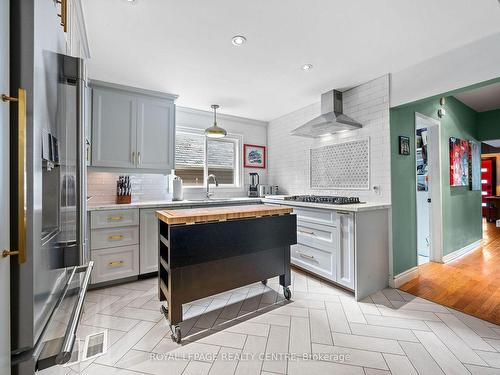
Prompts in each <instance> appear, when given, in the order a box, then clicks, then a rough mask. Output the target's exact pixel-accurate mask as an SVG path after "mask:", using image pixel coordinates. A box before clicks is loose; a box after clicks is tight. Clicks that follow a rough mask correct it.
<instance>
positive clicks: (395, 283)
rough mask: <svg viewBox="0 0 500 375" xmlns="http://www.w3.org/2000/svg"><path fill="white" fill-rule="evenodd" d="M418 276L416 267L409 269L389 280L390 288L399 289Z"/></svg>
mask: <svg viewBox="0 0 500 375" xmlns="http://www.w3.org/2000/svg"><path fill="white" fill-rule="evenodd" d="M417 276H418V267H413V268H410V269H409V270H406V271H404V272H401V273H400V274H398V275H396V276H394V277H393V278H390V279H389V285H390V287H391V288H399V287H400V286H401V285H403V284H406V283H407V282H408V281H410V280H412V279H414V278H415V277H417Z"/></svg>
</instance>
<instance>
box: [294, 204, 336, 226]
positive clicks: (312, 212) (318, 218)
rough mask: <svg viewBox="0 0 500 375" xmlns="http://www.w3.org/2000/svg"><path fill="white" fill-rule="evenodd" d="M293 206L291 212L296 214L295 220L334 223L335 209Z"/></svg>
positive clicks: (325, 223)
mask: <svg viewBox="0 0 500 375" xmlns="http://www.w3.org/2000/svg"><path fill="white" fill-rule="evenodd" d="M292 207H293V212H294V213H295V214H296V215H297V220H301V221H308V222H311V223H317V224H324V225H335V223H336V217H337V215H336V214H335V211H333V210H323V209H321V208H305V207H296V206H292Z"/></svg>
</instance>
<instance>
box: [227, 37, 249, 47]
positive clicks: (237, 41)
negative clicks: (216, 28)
mask: <svg viewBox="0 0 500 375" xmlns="http://www.w3.org/2000/svg"><path fill="white" fill-rule="evenodd" d="M231 41H232V42H233V44H234V45H235V46H236V47H239V46H241V45H243V44H245V43H246V41H247V38H245V37H244V36H242V35H236V36H233V39H231Z"/></svg>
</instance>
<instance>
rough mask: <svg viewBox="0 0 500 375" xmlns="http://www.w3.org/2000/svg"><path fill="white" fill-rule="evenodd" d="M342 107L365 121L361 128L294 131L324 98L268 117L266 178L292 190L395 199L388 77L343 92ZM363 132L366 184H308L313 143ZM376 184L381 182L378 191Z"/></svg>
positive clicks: (357, 136)
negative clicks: (309, 133) (312, 135)
mask: <svg viewBox="0 0 500 375" xmlns="http://www.w3.org/2000/svg"><path fill="white" fill-rule="evenodd" d="M344 112H345V113H346V114H348V115H349V116H351V117H353V118H354V119H356V120H358V121H360V122H361V123H362V124H363V128H361V129H358V130H354V131H350V132H345V133H339V134H335V135H332V136H330V137H328V138H319V139H309V138H303V137H296V136H291V135H290V132H291V131H292V130H293V129H295V128H297V127H298V126H300V125H302V124H304V123H306V122H307V121H309V120H311V119H312V118H314V117H316V116H318V115H319V113H320V103H319V102H318V103H314V104H311V105H310V106H307V107H305V108H302V109H300V110H298V111H295V112H292V113H290V114H287V115H285V116H282V117H280V118H278V119H275V120H273V121H271V122H270V123H269V126H268V130H267V132H268V133H267V142H268V163H269V167H268V181H269V183H270V184H272V185H279V187H280V190H281V191H282V192H284V193H288V194H325V195H334V194H337V195H348V196H349V195H355V196H359V197H360V198H361V199H364V200H369V201H380V202H382V201H383V202H390V201H391V182H390V180H391V173H390V138H389V77H388V76H383V77H380V78H378V79H375V80H373V81H370V82H367V83H365V84H363V85H361V86H358V87H355V88H353V89H351V90H348V91H346V92H344ZM362 138H369V139H370V185H371V187H372V188H370V189H367V190H330V189H324V190H318V189H311V188H310V167H309V153H310V149H311V148H317V147H321V146H325V145H331V144H335V143H339V142H345V141H350V140H359V139H362ZM373 186H378V187H380V194H378V193H376V192H374V190H373Z"/></svg>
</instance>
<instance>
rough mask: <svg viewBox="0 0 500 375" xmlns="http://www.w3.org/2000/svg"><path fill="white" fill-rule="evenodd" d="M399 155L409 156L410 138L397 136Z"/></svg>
mask: <svg viewBox="0 0 500 375" xmlns="http://www.w3.org/2000/svg"><path fill="white" fill-rule="evenodd" d="M399 155H410V137H406V136H404V135H400V136H399Z"/></svg>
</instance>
